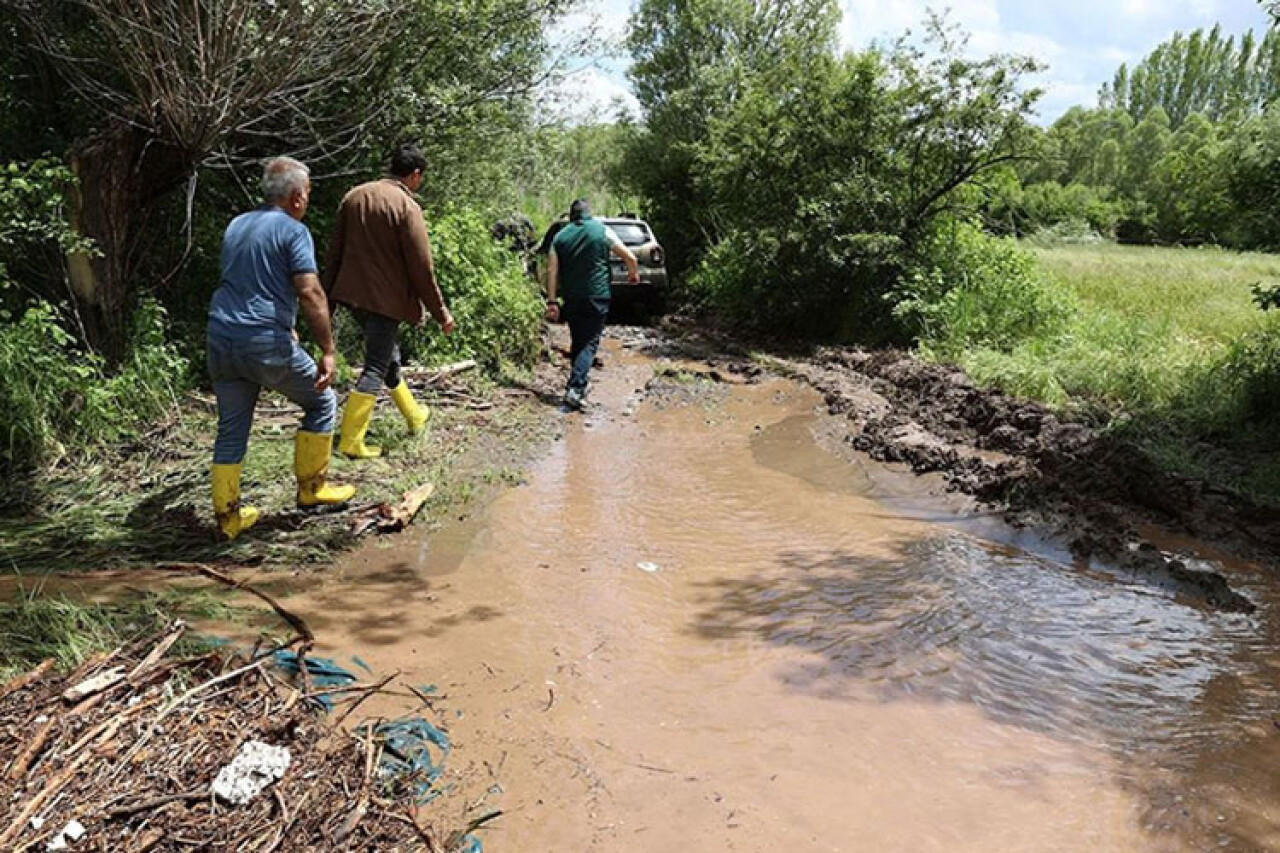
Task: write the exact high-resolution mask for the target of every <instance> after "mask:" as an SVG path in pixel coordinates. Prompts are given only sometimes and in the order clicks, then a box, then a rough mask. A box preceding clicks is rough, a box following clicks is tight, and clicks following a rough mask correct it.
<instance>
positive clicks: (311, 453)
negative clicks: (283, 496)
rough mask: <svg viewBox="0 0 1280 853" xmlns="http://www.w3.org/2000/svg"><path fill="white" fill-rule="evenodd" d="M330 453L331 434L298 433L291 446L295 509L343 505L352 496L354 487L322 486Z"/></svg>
mask: <svg viewBox="0 0 1280 853" xmlns="http://www.w3.org/2000/svg"><path fill="white" fill-rule="evenodd" d="M332 452H333V433H331V432H306V431H304V430H298V437H297V439H296V440H295V441H294V445H293V471H294V473H295V474H297V475H298V506H301V507H308V506H333V505H334V504H344V503H346V502H347V501H349V500H351V498H352V497H353V496H354V495H355V493H356V488H355V486H331V485H329V484H328V483H326V482H325V475H326V474H328V473H329V454H330V453H332Z"/></svg>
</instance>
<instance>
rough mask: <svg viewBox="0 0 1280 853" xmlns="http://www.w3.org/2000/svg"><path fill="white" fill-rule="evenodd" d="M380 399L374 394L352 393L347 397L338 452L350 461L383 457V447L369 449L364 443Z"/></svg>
mask: <svg viewBox="0 0 1280 853" xmlns="http://www.w3.org/2000/svg"><path fill="white" fill-rule="evenodd" d="M376 402H378V398H377V397H375V396H373V395H372V394H362V393H360V392H359V391H352V392H351V393H350V394H348V395H347V405H346V407H345V408H344V409H343V410H342V437H341V438H340V439H338V452H339V453H341V454H342V455H343V456H346V457H347V458H349V459H376V458H377V457H379V456H381V455H382V448H381V447H369V446H368V445H366V444H365V443H364V436H365V433H366V432H368V431H369V423H370V422H371V421H372V420H373V404H374V403H376Z"/></svg>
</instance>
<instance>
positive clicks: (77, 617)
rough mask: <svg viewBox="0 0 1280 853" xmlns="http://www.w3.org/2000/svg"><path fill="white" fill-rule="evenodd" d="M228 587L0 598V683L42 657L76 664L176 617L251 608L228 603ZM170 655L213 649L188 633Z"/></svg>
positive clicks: (229, 615)
mask: <svg viewBox="0 0 1280 853" xmlns="http://www.w3.org/2000/svg"><path fill="white" fill-rule="evenodd" d="M227 595H228V591H224V590H218V591H207V590H194V591H193V590H186V591H177V590H173V589H166V590H161V591H158V592H143V593H135V594H133V595H132V596H126V597H125V598H122V599H120V600H115V601H111V602H94V601H83V600H77V599H72V598H68V597H66V596H63V595H51V596H50V595H44V594H43V593H42V591H41V590H40V589H39V588H36V589H34V590H27V591H24V592H23V593H22V595H21V596H20V597H19V598H18V600H17V601H14V602H11V603H0V682H3V681H6V680H8V679H9V678H12V677H13V676H15V675H17V674H19V673H22V672H25V671H26V670H28V669H30V668H31V667H33V666H35V665H36V664H37V663H39V662H40V661H43V660H45V659H46V658H53V659H54V661H55V662H56V666H57V668H58V669H59V670H62V671H67V670H70V669H73V668H75V667H76V666H78V665H79V664H80V663H82V662H83V661H85V660H87V659H88V658H89V657H91V656H92V655H95V654H98V653H100V652H107V651H111V650H113V649H115V648H118V647H120V646H123V645H127V644H129V643H132V642H134V641H136V640H140V639H145V638H147V637H149V636H153V635H155V634H158V633H160V632H161V631H162V630H164V628H165V627H166V626H168V625H169V624H170V623H171V622H172V621H173V619H174V618H175V617H178V616H180V617H183V618H187V619H190V618H197V619H218V620H221V621H232V620H238V619H241V618H244V616H245V615H246V614H251V613H254V612H255V611H253V610H245V609H243V608H240V607H236V606H233V605H231V604H229V603H228V602H227ZM175 648H176V651H175V652H174V653H175V654H178V655H185V654H193V653H196V652H199V651H203V650H205V649H208V648H212V644H211V642H210V641H206V640H202V639H201V638H199V637H197V636H195V635H192V634H188V635H186V636H184V637H183V639H182V640H180V641H179V644H178V646H177V647H175Z"/></svg>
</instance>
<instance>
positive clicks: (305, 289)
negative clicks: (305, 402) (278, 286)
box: [293, 272, 335, 391]
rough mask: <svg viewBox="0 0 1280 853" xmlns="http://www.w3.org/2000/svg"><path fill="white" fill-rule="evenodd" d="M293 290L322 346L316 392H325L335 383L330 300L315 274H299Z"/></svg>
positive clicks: (309, 325)
mask: <svg viewBox="0 0 1280 853" xmlns="http://www.w3.org/2000/svg"><path fill="white" fill-rule="evenodd" d="M293 290H294V292H295V293H297V294H298V307H299V308H300V309H301V310H302V316H303V317H304V318H305V319H306V321H307V328H309V329H311V335H312V337H314V338H315V339H316V343H317V344H319V345H320V352H321V353H322V355H321V357H320V363H319V364H318V365H317V367H318V369H319V373H318V375H317V376H316V390H317V391H323V390H324V389H326V388H328V387H329V383H330V382H332V381H333V372H334V369H335V365H334V357H333V326H332V325H330V323H329V300H328V299H326V298H325V295H324V290H323V288H321V287H320V277H319V276H317V275H316V274H315V273H310V272H307V273H299V274H298V275H295V276H294V277H293Z"/></svg>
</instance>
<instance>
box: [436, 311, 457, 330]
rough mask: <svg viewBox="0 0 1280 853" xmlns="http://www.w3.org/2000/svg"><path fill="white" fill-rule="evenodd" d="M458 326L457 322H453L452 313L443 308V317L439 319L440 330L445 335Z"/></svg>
mask: <svg viewBox="0 0 1280 853" xmlns="http://www.w3.org/2000/svg"><path fill="white" fill-rule="evenodd" d="M456 328H458V324H457V323H455V322H453V314H451V313H449V309H448V308H446V309H444V319H443V320H441V321H440V331H442V332H444V333H445V334H446V335H452V334H453V330H454V329H456Z"/></svg>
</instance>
